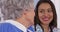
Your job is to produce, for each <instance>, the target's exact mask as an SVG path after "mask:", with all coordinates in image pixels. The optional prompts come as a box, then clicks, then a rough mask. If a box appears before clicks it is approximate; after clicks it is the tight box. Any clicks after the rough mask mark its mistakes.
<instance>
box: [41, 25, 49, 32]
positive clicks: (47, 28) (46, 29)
mask: <svg viewBox="0 0 60 32" xmlns="http://www.w3.org/2000/svg"><path fill="white" fill-rule="evenodd" d="M41 25H42V27H43V29H44V32H49V29H50V27H49V25H45V24H41Z"/></svg>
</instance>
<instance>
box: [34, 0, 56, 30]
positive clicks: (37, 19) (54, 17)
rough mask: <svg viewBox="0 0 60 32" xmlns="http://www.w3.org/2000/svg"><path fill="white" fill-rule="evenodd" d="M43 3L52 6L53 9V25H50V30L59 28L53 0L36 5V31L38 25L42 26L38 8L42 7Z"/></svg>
mask: <svg viewBox="0 0 60 32" xmlns="http://www.w3.org/2000/svg"><path fill="white" fill-rule="evenodd" d="M42 3H48V4H50V6H51V8H52V12H53V20H52V21H51V23H50V24H49V26H50V28H52V29H53V28H54V27H56V28H57V14H56V10H55V6H54V4H53V3H52V1H51V0H40V1H38V3H37V5H36V8H35V18H34V22H35V30H36V25H37V24H39V25H40V26H41V24H40V20H39V17H38V7H39V5H41V4H42Z"/></svg>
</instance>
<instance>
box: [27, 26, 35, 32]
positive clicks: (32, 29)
mask: <svg viewBox="0 0 60 32" xmlns="http://www.w3.org/2000/svg"><path fill="white" fill-rule="evenodd" d="M28 30H29V31H31V32H34V31H35V30H34V28H33V27H32V26H30V27H29V28H28V29H27V32H29V31H28Z"/></svg>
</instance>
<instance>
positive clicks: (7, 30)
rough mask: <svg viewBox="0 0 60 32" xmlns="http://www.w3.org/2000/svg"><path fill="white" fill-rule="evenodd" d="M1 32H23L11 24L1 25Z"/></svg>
mask: <svg viewBox="0 0 60 32" xmlns="http://www.w3.org/2000/svg"><path fill="white" fill-rule="evenodd" d="M0 32H23V31H22V30H20V29H18V28H17V27H15V26H14V25H12V24H10V23H0Z"/></svg>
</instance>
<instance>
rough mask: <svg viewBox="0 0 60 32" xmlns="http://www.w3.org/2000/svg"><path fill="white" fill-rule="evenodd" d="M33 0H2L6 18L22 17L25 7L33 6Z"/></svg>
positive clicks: (0, 6)
mask: <svg viewBox="0 0 60 32" xmlns="http://www.w3.org/2000/svg"><path fill="white" fill-rule="evenodd" d="M33 3H34V2H33V0H0V4H1V5H0V8H1V11H2V13H3V15H4V19H5V20H7V19H16V18H17V17H21V15H22V13H23V11H24V9H30V8H33Z"/></svg>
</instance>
